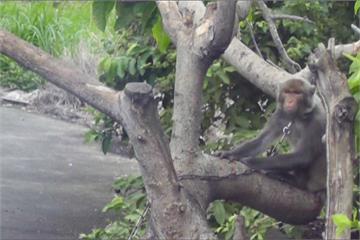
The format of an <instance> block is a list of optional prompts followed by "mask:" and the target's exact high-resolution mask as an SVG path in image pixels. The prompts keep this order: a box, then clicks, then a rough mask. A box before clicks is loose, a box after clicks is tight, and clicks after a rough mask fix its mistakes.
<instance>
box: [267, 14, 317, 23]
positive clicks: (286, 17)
mask: <svg viewBox="0 0 360 240" xmlns="http://www.w3.org/2000/svg"><path fill="white" fill-rule="evenodd" d="M271 18H272V19H274V20H277V19H289V20H294V21H303V22H307V23H311V24H314V22H313V21H311V20H310V19H308V18H307V17H300V16H295V15H289V14H274V15H272V17H271Z"/></svg>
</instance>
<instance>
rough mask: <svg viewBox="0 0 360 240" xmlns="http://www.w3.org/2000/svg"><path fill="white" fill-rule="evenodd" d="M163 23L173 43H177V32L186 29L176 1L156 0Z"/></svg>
mask: <svg viewBox="0 0 360 240" xmlns="http://www.w3.org/2000/svg"><path fill="white" fill-rule="evenodd" d="M156 4H157V7H158V9H159V11H160V14H161V17H162V20H163V25H164V27H165V30H166V32H167V33H168V34H169V36H170V38H171V39H172V41H173V43H174V44H175V45H176V44H177V34H178V32H179V31H183V30H184V29H185V26H184V23H183V18H182V16H181V14H180V12H179V8H178V5H177V4H176V2H175V1H156Z"/></svg>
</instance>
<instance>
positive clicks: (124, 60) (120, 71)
mask: <svg viewBox="0 0 360 240" xmlns="http://www.w3.org/2000/svg"><path fill="white" fill-rule="evenodd" d="M129 61H130V59H129V58H128V57H124V56H123V57H118V58H116V62H117V75H118V76H119V77H120V78H124V77H125V74H126V71H127V70H128V66H129Z"/></svg>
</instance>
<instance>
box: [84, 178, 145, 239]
mask: <svg viewBox="0 0 360 240" xmlns="http://www.w3.org/2000/svg"><path fill="white" fill-rule="evenodd" d="M113 187H114V189H115V191H116V192H117V194H118V195H116V196H115V197H114V198H113V199H112V201H111V202H110V203H108V204H107V205H106V206H105V207H104V208H103V212H108V211H113V212H115V213H117V214H119V220H117V221H114V222H112V223H110V224H109V225H107V226H106V227H105V228H103V229H102V228H99V229H93V230H92V232H91V233H89V234H81V235H80V238H81V239H85V240H117V239H127V238H128V237H129V235H130V233H131V231H132V229H133V228H134V227H135V225H136V222H137V221H138V219H139V218H140V216H141V214H142V213H143V211H144V209H145V205H146V195H145V188H144V184H143V181H142V178H141V177H135V176H130V177H123V178H119V179H118V180H116V181H115V183H114V184H113ZM145 227H146V222H144V223H143V224H142V225H141V226H140V228H139V231H138V233H137V235H136V236H134V238H133V239H141V237H142V236H143V235H144V233H145Z"/></svg>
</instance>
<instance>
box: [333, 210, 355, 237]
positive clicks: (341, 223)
mask: <svg viewBox="0 0 360 240" xmlns="http://www.w3.org/2000/svg"><path fill="white" fill-rule="evenodd" d="M332 220H333V222H334V223H335V225H336V236H338V237H339V236H341V235H342V234H343V233H344V231H345V230H346V229H351V224H352V222H351V220H350V219H349V218H348V217H347V216H346V215H345V214H334V215H333V216H332Z"/></svg>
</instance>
